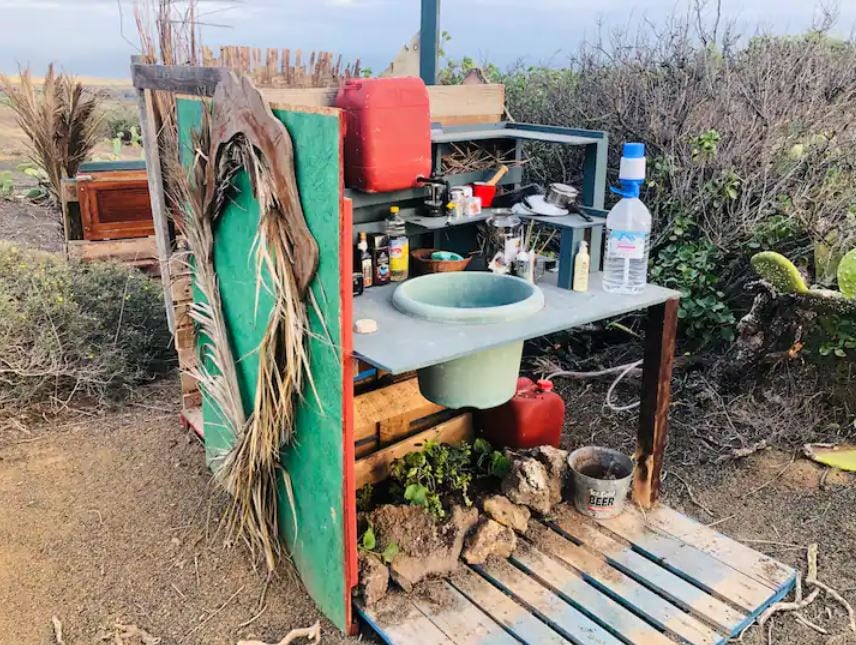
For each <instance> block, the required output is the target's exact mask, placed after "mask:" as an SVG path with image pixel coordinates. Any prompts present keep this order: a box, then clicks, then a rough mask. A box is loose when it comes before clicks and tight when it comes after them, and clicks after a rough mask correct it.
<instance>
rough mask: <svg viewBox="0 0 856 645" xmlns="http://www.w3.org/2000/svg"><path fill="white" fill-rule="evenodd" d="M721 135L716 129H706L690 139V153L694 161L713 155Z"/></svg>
mask: <svg viewBox="0 0 856 645" xmlns="http://www.w3.org/2000/svg"><path fill="white" fill-rule="evenodd" d="M720 141H722V135H721V134H719V132H718V131H716V130H713V129H711V130H708V131H706V132H703V133H702V134H700V135H699V136H697V137H696V138H695V139H693V141H692V147H691V154H692V158H693V160H694V161H698V160H702V159H709V158H711V157H715V156H716V153H717V151H718V149H719V142H720Z"/></svg>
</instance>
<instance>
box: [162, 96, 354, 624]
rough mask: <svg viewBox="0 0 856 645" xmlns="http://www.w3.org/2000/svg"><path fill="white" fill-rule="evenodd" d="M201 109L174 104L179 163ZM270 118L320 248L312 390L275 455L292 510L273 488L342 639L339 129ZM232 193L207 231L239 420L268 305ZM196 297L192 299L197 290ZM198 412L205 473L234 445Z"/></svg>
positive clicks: (308, 119)
mask: <svg viewBox="0 0 856 645" xmlns="http://www.w3.org/2000/svg"><path fill="white" fill-rule="evenodd" d="M201 109H202V104H201V102H199V101H196V100H179V101H178V117H179V130H180V141H181V145H182V148H183V158H184V159H187V158H189V157H188V152H189V149H188V147H189V141H190V132H191V130H192V129H193V128H195V127H198V125H199V123H200V120H201ZM274 115H275V116H276V117H277V118H278V119H280V121H282V122H283V124H284V125H285V126H286V128H287V129H288V131H289V134H290V135H291V138H292V142H293V145H294V158H295V172H296V177H297V184H298V190H299V192H300V196H301V202H302V205H303V210H304V215H305V218H306V223H307V225H308V227H309V230H310V232H311V233H312V235H313V237H314V238H315V240H316V242H317V243H318V246H319V249H320V261H319V266H318V271H317V273H316V276H315V279H314V280H313V282H312V284H311V285H310V288H311V291H312V295H313V298H314V301H315V303H317V310H316V308H315V307H310V308H309V311H310V327H311V335H310V340H309V344H308V349H309V355H310V362H311V365H312V374H313V380H314V383H315V389H314V390H312V389H311V388H307V390H306V391H305V392H304V396H303V398H302V400H301V401H300V403H299V406H298V409H297V420H296V430H295V436H296V441H295V442H293V443H292V444H291V445H288V446H285V447H284V448H283V450H282V454H281V461H282V464H283V466H284V468H285V471H286V472H288V473H289V474H290V487H291V490H292V491H293V499H294V502H295V503H294V505H293V506H292V505H291V503H290V500H291V496H290V495H288V494H287V488H288V487H287V486H286V483H285V482H282V483H281V485H280V486H279V488H278V500H279V507H280V517H279V524H280V530H281V533H282V537H283V540H284V541H285V543H286V545H287V547H288V550H289V552H290V554H291V559H292V561H293V562H294V565H295V566H296V568H297V570H298V571H299V572H300V575H301V578H302V580H303V582H304V584H305V586H306V588H307V590H308V591H309V593H310V595H311V596H312V597H313V599H314V600H315V602H316V603H317V604H318V606H319V608H320V609H321V610H322V611H323V612H324V613H325V614H326V615H327V617H328V618H330V620H331V621H332V622H333V623H334V624H335V625H336V626H337V627H339V628H340V629H342V630H344V629H346V628H347V627H348V625H347V624H346V623H347V615H348V613H349V608H348V603H349V602H350V597H349V592H348V590H346V572H345V569H346V561H345V560H346V558H345V527H344V521H345V500H344V485H343V481H344V462H343V451H344V447H343V434H342V427H343V404H342V402H343V397H344V392H343V387H344V386H343V381H344V376H343V364H344V357H343V356H342V351H341V344H342V333H343V332H342V329H343V321H342V315H341V301H340V292H341V279H340V276H341V267H340V243H341V240H340V228H341V224H342V221H341V217H342V214H341V212H340V207H341V201H340V200H341V183H340V177H341V159H340V140H339V137H340V122H339V115H338V113H336V112H330V113H322V112H317V111H315V112H301V111H296V110H274ZM235 185H236V188H237V189H238V190H237V191H236V194H235V197H234V199H233V200H232V201H230V202H229V203H228V204H227V205H226V207H225V208H224V211H223V213H221V215H220V217H219V219H218V222H217V223H216V225H215V231H214V237H215V242H214V265H215V269H216V271H217V276H218V280H219V285H220V294H221V298H222V302H223V313H224V317H225V319H226V324H227V327H228V330H229V338H230V343H231V345H232V352H233V355H234V356H235V357H236V359H237V369H238V381H239V387H240V391H241V397H242V402H243V406H244V411H245V413H247V414H248V415H249V414H250V413H251V412H252V409H253V401H254V398H255V392H256V383H257V379H258V356H257V353H256V348H257V347H258V344H259V342H260V340H261V339H262V337H263V335H264V330H265V326H266V324H267V321H268V319H269V314H270V311H271V307H272V304H273V303H272V300H271V294H270V292H269V290H266V289H264V288H261V289H257V288H256V268H255V262H254V247H253V244H254V242H255V236H256V231H257V229H258V221H259V206H258V202H257V200H256V199H255V197H254V196H253V194H252V189H251V186H250V184H249V180H248V178H247V176H246V173H243V172H242V173H238V175H237V176H236V178H235ZM264 279H266V276H263V280H264ZM194 297H195V298H199V297H200V294H199V293H198V291H196V292H195V293H194ZM348 326H350V322H349V323H348ZM200 342H205V339H200ZM202 407H203V423H204V429H205V446H206V454H207V457H208V461H209V464H211V463H213V462H215V461H216V460H217V459H218V458H221V457H222V456H223V455H224V454H225V453H226V451H228V450H229V449H230V448H231V447H232V445H233V442H234V437H233V436H231V433H230V432H229V431H228V429H227V428H226V427H225V426H224V424H223V423H222V420H221V419H220V414H219V412H218V410H217V409H216V406H214V405H213V404H212V402H211V401H210V400H208V399H207V398H206V397H205V396H204V393H203V406H202Z"/></svg>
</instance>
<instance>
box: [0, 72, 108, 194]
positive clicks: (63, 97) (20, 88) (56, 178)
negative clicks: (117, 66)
mask: <svg viewBox="0 0 856 645" xmlns="http://www.w3.org/2000/svg"><path fill="white" fill-rule="evenodd" d="M0 89H2V90H3V92H4V93H5V94H6V96H7V97H8V99H9V104H10V105H11V107H12V109H13V110H14V111H15V116H16V118H17V122H18V126H19V127H20V128H21V129H22V130H23V131H24V134H26V135H27V138H28V139H29V151H28V152H29V158H30V161H31V162H32V163H33V164H34V165H35V166H36V167H37V168H40V169H41V170H43V171H44V172H45V174H46V175H47V177H48V186H47V188H48V190H49V191H50V197H51V199H52V200H53V201H54V203H56V204H58V203H59V201H60V185H61V183H62V180H63V179H65V178H67V177H73V176H74V175H76V174H77V169H78V168H79V167H80V164H81V163H83V162H84V161H86V158H87V157H88V156H89V153H90V152H92V149H93V148H94V147H95V144H96V143H98V140H99V138H100V128H101V117H100V115H99V113H98V104H99V101H100V95H99V94H98V93H94V92H91V91H90V90H87V89H86V88H85V87H84V86H83V85H82V84H81V83H79V82H77V81H75V80H74V78H72V77H70V76H67V75H65V74H56V72H54V68H53V65H49V66H48V71H47V74H45V78H44V80H43V82H42V87H41V90H37V89H36V86H35V84H34V83H33V79H32V76H31V74H30V70H29V69H27V68H25V69H22V70H21V71H20V73H19V74H18V82H17V83H16V82H14V81H12V80H11V79H9V78H7V77H6V76H0Z"/></svg>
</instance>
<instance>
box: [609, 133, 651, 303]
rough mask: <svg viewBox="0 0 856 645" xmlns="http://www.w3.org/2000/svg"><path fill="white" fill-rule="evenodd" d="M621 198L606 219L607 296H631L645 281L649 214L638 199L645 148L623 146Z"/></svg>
mask: <svg viewBox="0 0 856 645" xmlns="http://www.w3.org/2000/svg"><path fill="white" fill-rule="evenodd" d="M618 181H619V183H620V187H619V188H612V189H611V190H612V192H614V193H616V194H618V195H621V197H622V199H621V201H619V202H618V203H617V204H616V205H615V206H614V207H613V208H612V210H611V211H609V215H608V216H607V218H606V230H607V242H606V260H605V261H604V268H603V290H604V291H607V292H609V293H622V294H634V293H640V292H641V291H643V290H644V289H645V285H646V284H647V282H648V251H649V250H650V241H651V213H650V212H649V211H648V208H647V207H646V206H645V204H643V203H642V201H641V200H640V199H639V189H640V187H641V186H642V182H644V181H645V146H644V145H643V144H641V143H625V144H624V152H623V154H622V156H621V169H620V171H619V174H618Z"/></svg>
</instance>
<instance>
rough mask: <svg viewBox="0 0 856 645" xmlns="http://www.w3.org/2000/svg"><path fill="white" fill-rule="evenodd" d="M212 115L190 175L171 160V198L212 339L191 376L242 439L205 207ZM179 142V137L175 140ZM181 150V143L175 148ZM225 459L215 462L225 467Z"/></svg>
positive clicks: (202, 320)
mask: <svg viewBox="0 0 856 645" xmlns="http://www.w3.org/2000/svg"><path fill="white" fill-rule="evenodd" d="M208 133H209V128H208V119H207V112H203V127H202V128H201V129H200V130H199V132H197V133H196V134H195V135H194V140H193V151H194V158H193V161H192V162H191V164H190V168H189V169H187V170H186V169H184V168H182V167H181V166H180V165H179V164H177V157H176V158H174V159H173V158H170V159H169V161H170V162H175V165H172V164H170V165H167V166H165V167H164V172H165V174H167V175H168V176H169V179H170V180H169V186H170V191H169V192H168V197H169V199H170V202H171V205H172V206H173V208H174V209H175V210H181V212H182V221H183V223H184V233H185V236H186V238H187V243H188V246H189V248H190V251H191V253H192V255H193V270H194V281H195V285H196V288H197V289H198V290H199V292H200V293H201V294H202V297H203V299H202V300H201V301H198V300H194V302H193V304H192V305H191V308H190V316H191V318H192V319H193V321H194V322H195V323H196V324H197V325H198V326H199V331H200V332H201V334H202V336H203V337H204V338H205V339H206V340H205V342H204V343H203V344H202V345H201V347H200V348H199V357H198V358H199V360H198V361H197V365H196V367H195V368H193V369H192V370H191V376H193V377H194V378H195V379H196V380H197V381H198V382H199V384H200V387H201V388H202V391H204V392H205V395H206V396H207V397H208V398H209V399H210V400H211V401H212V402H213V403H214V406H215V407H216V409H217V410H218V411H219V415H220V417H221V421H222V422H223V424H224V425H225V427H226V428H227V429H228V430H229V431H230V432H231V433H232V434H233V435H234V436H236V437H239V436H241V435H242V434H243V433H244V430H245V428H246V426H247V418H246V415H245V414H244V406H243V403H242V401H241V391H240V388H239V386H238V374H237V370H236V368H235V360H234V356H233V355H232V349H231V345H230V344H229V337H228V330H227V327H226V320H225V318H224V316H223V307H222V302H221V299H220V287H219V285H218V282H217V274H216V272H215V269H214V230H213V225H214V219H215V218H216V213H212V212H211V210H212V209H211V208H210V206H209V205H207V204H206V203H205V199H204V196H205V187H206V183H207V164H208V148H209V137H208ZM170 136H172V137H175V134H172V135H170ZM174 145H175V147H176V149H177V147H178V146H177V143H174ZM223 459H225V456H221V457H220V458H215V470H216V462H218V461H220V462H222V461H223Z"/></svg>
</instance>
